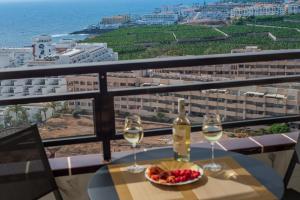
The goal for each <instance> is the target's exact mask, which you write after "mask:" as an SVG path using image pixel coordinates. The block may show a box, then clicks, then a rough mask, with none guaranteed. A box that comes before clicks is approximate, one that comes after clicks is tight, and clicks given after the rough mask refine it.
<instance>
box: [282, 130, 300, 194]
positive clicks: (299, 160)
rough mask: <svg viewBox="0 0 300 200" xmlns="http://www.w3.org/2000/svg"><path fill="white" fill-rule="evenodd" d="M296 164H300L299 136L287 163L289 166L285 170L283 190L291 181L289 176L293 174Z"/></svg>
mask: <svg viewBox="0 0 300 200" xmlns="http://www.w3.org/2000/svg"><path fill="white" fill-rule="evenodd" d="M296 164H300V135H299V136H298V141H297V144H296V145H295V150H294V152H293V155H292V158H291V161H290V163H289V166H288V168H287V170H286V173H285V176H284V179H283V182H284V185H285V188H287V186H288V184H289V181H290V179H291V176H292V174H293V171H294V169H295V166H296Z"/></svg>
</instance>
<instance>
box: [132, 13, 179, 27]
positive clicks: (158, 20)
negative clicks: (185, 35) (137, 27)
mask: <svg viewBox="0 0 300 200" xmlns="http://www.w3.org/2000/svg"><path fill="white" fill-rule="evenodd" d="M177 21H178V15H177V14H173V13H153V14H146V15H143V16H142V19H141V20H138V21H137V23H138V24H145V25H171V24H174V23H176V22H177Z"/></svg>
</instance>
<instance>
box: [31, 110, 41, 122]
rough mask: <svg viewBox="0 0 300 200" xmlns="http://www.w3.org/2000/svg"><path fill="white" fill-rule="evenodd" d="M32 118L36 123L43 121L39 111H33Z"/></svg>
mask: <svg viewBox="0 0 300 200" xmlns="http://www.w3.org/2000/svg"><path fill="white" fill-rule="evenodd" d="M33 118H34V120H35V122H37V123H41V122H42V121H43V118H42V114H41V112H37V113H35V114H34V116H33Z"/></svg>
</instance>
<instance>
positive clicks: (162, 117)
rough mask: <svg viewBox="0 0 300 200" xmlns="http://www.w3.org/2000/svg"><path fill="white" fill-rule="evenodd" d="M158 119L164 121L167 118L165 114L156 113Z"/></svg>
mask: <svg viewBox="0 0 300 200" xmlns="http://www.w3.org/2000/svg"><path fill="white" fill-rule="evenodd" d="M156 118H157V119H158V120H159V121H162V120H164V118H165V114H164V113H161V112H158V113H156Z"/></svg>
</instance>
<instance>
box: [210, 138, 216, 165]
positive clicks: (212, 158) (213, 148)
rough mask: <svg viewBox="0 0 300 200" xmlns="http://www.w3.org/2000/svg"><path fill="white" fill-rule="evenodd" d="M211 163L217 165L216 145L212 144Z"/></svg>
mask: <svg viewBox="0 0 300 200" xmlns="http://www.w3.org/2000/svg"><path fill="white" fill-rule="evenodd" d="M210 144H211V161H212V163H215V143H214V142H211V143H210Z"/></svg>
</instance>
